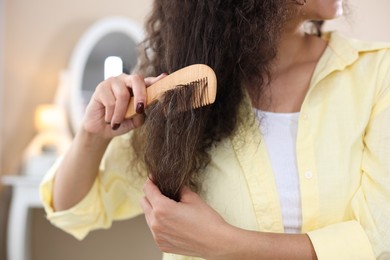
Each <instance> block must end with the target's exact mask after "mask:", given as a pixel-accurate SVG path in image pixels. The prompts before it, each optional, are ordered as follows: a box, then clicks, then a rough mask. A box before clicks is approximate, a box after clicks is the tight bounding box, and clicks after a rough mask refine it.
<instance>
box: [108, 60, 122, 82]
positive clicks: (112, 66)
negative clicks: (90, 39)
mask: <svg viewBox="0 0 390 260" xmlns="http://www.w3.org/2000/svg"><path fill="white" fill-rule="evenodd" d="M122 73H123V62H122V59H121V58H119V57H117V56H110V57H107V58H106V60H105V61H104V79H108V78H109V77H116V76H119V75H120V74H122Z"/></svg>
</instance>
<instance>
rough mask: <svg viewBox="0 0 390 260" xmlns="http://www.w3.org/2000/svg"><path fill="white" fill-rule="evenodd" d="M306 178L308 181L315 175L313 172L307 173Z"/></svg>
mask: <svg viewBox="0 0 390 260" xmlns="http://www.w3.org/2000/svg"><path fill="white" fill-rule="evenodd" d="M305 178H306V179H307V180H310V179H311V178H313V173H312V172H311V171H307V172H305Z"/></svg>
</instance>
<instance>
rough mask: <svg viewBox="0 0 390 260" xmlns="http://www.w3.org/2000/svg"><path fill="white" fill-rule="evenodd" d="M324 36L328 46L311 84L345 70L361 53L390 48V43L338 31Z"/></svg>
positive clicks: (313, 84)
mask: <svg viewBox="0 0 390 260" xmlns="http://www.w3.org/2000/svg"><path fill="white" fill-rule="evenodd" d="M323 38H324V39H325V40H326V41H328V46H327V48H326V49H325V51H324V53H323V55H322V56H321V58H320V60H319V61H318V64H317V66H316V69H315V71H314V74H313V77H312V81H311V86H315V85H317V83H318V82H319V81H320V80H322V79H323V78H325V77H326V76H327V75H329V74H330V73H332V72H334V71H341V70H344V69H345V68H346V67H348V66H350V65H351V64H353V63H354V62H356V61H357V60H358V58H359V56H360V55H361V53H364V52H372V51H377V50H381V49H385V48H390V43H380V42H379V43H370V42H364V41H360V40H354V39H348V38H345V37H344V36H342V35H340V34H339V33H337V32H329V33H325V34H324V36H323Z"/></svg>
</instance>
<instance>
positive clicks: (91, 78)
mask: <svg viewBox="0 0 390 260" xmlns="http://www.w3.org/2000/svg"><path fill="white" fill-rule="evenodd" d="M142 39H143V31H142V28H141V26H139V25H138V24H136V23H134V22H132V21H130V20H129V19H127V18H123V17H110V18H105V19H103V20H100V21H98V22H96V23H95V24H93V25H92V26H91V27H90V29H89V30H87V32H86V33H85V34H84V35H83V36H82V37H81V39H80V40H79V42H78V44H77V45H76V48H75V49H74V52H73V54H72V56H71V60H70V66H69V71H68V76H69V80H68V84H69V85H70V93H69V95H68V99H69V100H68V102H67V106H68V108H67V109H66V110H67V111H68V113H69V119H70V123H71V128H72V131H73V132H76V131H77V129H79V127H80V125H81V120H82V118H83V115H84V111H85V108H86V105H87V104H88V102H89V100H90V99H91V96H92V94H93V92H94V90H95V88H96V86H97V85H98V84H99V83H100V82H101V81H103V80H104V61H105V60H106V58H107V57H109V56H117V57H120V58H121V59H122V61H123V72H125V73H130V72H131V71H132V70H133V69H134V67H135V66H136V64H137V45H138V44H139V43H140V42H141V41H142Z"/></svg>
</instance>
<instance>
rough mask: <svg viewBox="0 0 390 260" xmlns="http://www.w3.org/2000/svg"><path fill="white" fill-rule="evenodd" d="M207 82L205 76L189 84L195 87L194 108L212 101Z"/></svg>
mask: <svg viewBox="0 0 390 260" xmlns="http://www.w3.org/2000/svg"><path fill="white" fill-rule="evenodd" d="M207 83H208V81H207V77H205V78H201V79H198V80H196V81H193V82H191V83H190V84H189V87H192V88H193V89H194V92H193V96H192V100H191V102H192V107H193V108H199V107H202V106H206V105H208V104H210V103H211V102H210V100H209V98H208V92H207Z"/></svg>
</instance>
